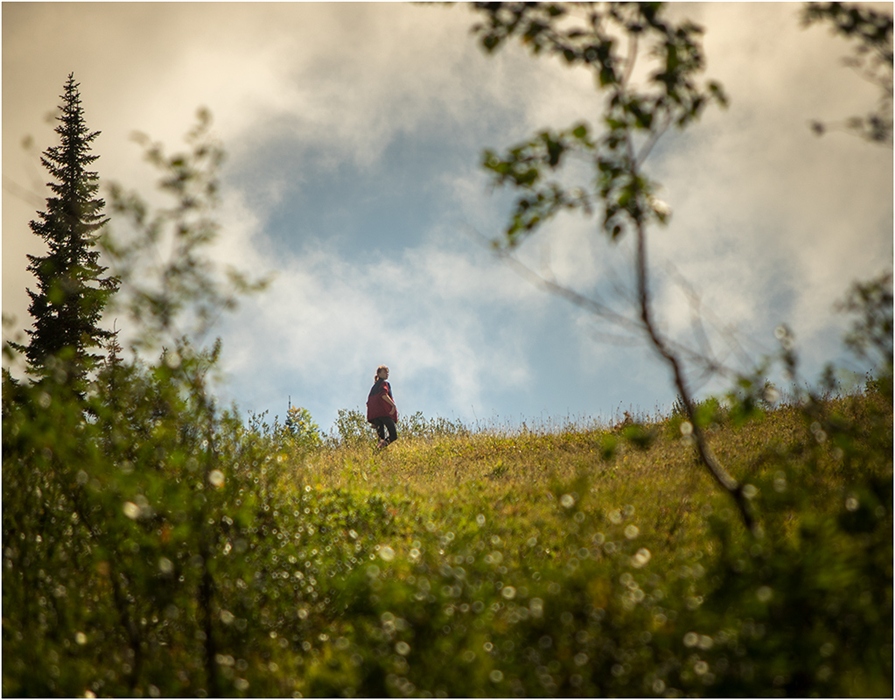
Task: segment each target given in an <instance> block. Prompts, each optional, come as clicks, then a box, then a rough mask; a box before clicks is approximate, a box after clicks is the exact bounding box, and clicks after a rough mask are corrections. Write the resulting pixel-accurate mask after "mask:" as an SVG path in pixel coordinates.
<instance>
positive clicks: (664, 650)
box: [3, 389, 892, 697]
mask: <svg viewBox="0 0 895 700" xmlns="http://www.w3.org/2000/svg"><path fill="white" fill-rule="evenodd" d="M15 398H16V399H17V400H16V401H15V402H13V405H14V406H15V407H16V408H15V409H13V408H11V407H10V405H9V403H8V402H7V404H6V405H5V409H4V410H5V414H4V547H5V553H4V563H5V570H4V579H3V581H4V585H3V597H4V607H3V610H4V612H3V614H4V618H3V635H4V636H3V691H4V694H6V695H20V694H24V695H84V694H95V695H107V694H108V695H128V694H130V695H144V696H145V695H152V696H156V695H169V694H170V695H249V696H259V695H261V696H271V695H276V696H284V695H285V696H291V695H301V696H380V695H392V696H414V697H416V696H421V697H433V696H434V697H446V696H466V697H479V696H500V697H531V696H537V697H542V696H595V695H615V696H618V695H622V696H625V695H628V696H630V695H635V696H657V697H673V696H681V695H706V696H742V695H748V696H784V695H788V696H793V695H795V696H807V695H822V696H837V695H883V696H888V695H891V693H892V668H891V658H892V646H891V645H892V625H891V620H892V514H891V499H892V491H891V484H892V481H891V475H892V411H891V396H888V395H886V394H885V393H880V392H877V391H869V392H868V393H867V394H865V395H861V396H855V397H848V398H843V399H836V400H827V401H823V402H820V403H815V404H809V405H806V406H804V407H800V408H797V407H783V408H779V409H777V410H774V411H770V412H767V413H764V414H756V415H755V416H753V418H752V419H751V420H749V421H745V422H741V421H738V420H735V419H734V416H732V415H729V414H727V413H726V412H724V411H720V410H717V411H714V412H706V415H709V413H711V424H710V428H709V430H710V437H711V444H712V447H713V449H714V450H715V451H716V453H717V455H718V457H719V458H720V459H721V460H723V461H724V462H725V464H726V465H727V467H728V468H729V469H730V470H731V472H732V473H733V474H734V475H735V476H736V477H737V478H738V479H740V480H742V481H744V482H746V483H748V484H750V485H751V486H750V494H751V495H752V503H753V505H754V508H755V512H756V515H757V517H758V521H759V522H760V523H761V526H762V532H761V533H760V534H759V535H757V536H756V535H752V534H750V533H749V532H748V531H747V530H746V529H745V528H744V526H743V525H742V523H741V521H740V520H739V515H738V511H737V510H736V509H735V508H733V506H732V504H731V502H730V499H729V496H727V495H726V494H724V493H721V492H720V491H719V490H718V489H717V488H716V487H715V486H714V485H713V483H712V482H711V480H710V479H709V478H708V476H707V475H706V474H705V473H704V472H703V471H702V469H701V468H700V467H699V466H698V465H697V463H696V461H695V459H694V457H693V452H692V449H691V446H690V445H689V444H688V442H687V441H688V438H687V437H686V436H685V435H684V433H686V432H687V431H686V426H683V425H682V424H683V419H682V418H681V417H679V416H673V417H671V418H668V419H665V420H663V421H661V422H655V423H652V424H647V425H618V426H615V427H612V428H605V429H589V430H584V429H581V430H575V429H567V430H565V431H563V432H547V431H543V432H531V431H524V432H520V433H517V434H510V433H507V432H497V431H496V432H485V431H483V432H472V433H471V432H469V431H466V430H463V429H462V426H450V425H448V424H444V423H442V424H440V425H442V427H443V428H444V427H445V426H446V429H444V430H442V431H441V434H439V431H437V430H430V431H428V433H426V431H421V430H407V431H405V433H416V434H417V435H420V434H427V435H428V437H425V438H424V437H413V436H412V435H408V434H405V436H404V437H403V438H402V439H401V440H399V441H398V442H397V443H395V444H393V445H391V446H390V447H389V448H388V449H387V450H385V451H379V450H377V449H375V448H374V447H373V446H372V441H371V440H365V439H364V438H363V436H362V435H358V436H355V437H356V438H357V439H354V440H351V441H348V440H345V441H342V442H341V443H339V444H329V445H321V444H319V443H318V442H317V441H310V442H309V441H307V440H302V439H297V438H296V436H295V435H294V434H291V433H290V432H288V431H285V430H283V429H281V428H279V427H277V426H274V427H270V426H259V425H258V424H257V423H256V424H255V425H253V426H251V427H250V428H245V427H243V426H242V425H241V424H240V423H238V422H237V421H235V420H232V419H227V418H224V419H222V421H221V423H220V425H219V427H218V429H217V432H216V433H207V434H206V433H202V432H201V431H195V430H184V429H183V423H182V422H181V423H172V426H171V428H170V429H166V428H165V423H164V421H159V420H158V419H155V421H154V422H153V423H152V425H153V426H154V427H153V428H152V430H153V431H154V432H153V435H152V441H151V442H146V443H145V444H141V443H133V442H132V443H128V444H124V443H121V444H120V445H119V448H120V449H122V450H124V451H125V452H126V453H127V454H128V455H129V456H128V458H127V459H126V460H125V459H123V458H122V460H119V462H118V463H116V464H110V463H109V460H108V459H107V458H105V457H104V456H103V455H104V453H103V452H102V450H100V449H97V450H91V449H87V448H85V445H86V444H93V442H91V440H85V438H84V437H83V434H84V431H86V432H88V433H89V431H90V430H91V428H90V426H89V425H88V426H83V427H81V428H74V427H72V428H70V429H67V428H66V421H74V422H76V421H77V420H79V419H77V418H76V417H74V416H73V415H72V414H71V412H70V411H69V412H66V410H65V408H64V403H63V402H55V401H51V400H48V398H47V396H46V394H39V393H37V392H35V393H34V396H31V395H30V394H29V393H28V391H27V390H25V389H21V390H20V395H19V396H16V397H15ZM31 401H34V405H33V409H34V410H31V409H30V408H29V406H30V405H31V404H30V402H31ZM151 403H152V405H153V406H157V405H158V397H156V398H153V399H152V402H151ZM133 410H134V411H136V409H133ZM134 415H136V414H134ZM120 423H121V421H120V420H119V421H118V423H116V425H119V424H120ZM682 427H683V428H684V429H683V430H682ZM121 429H122V430H124V429H125V428H121ZM79 430H80V431H81V434H80V435H81V436H80V437H78V435H79V433H78V431H79ZM128 434H130V433H128ZM203 435H207V436H211V437H203ZM103 440H105V441H107V444H109V445H118V444H119V442H120V441H118V438H116V434H115V433H114V432H113V433H112V434H103V435H102V436H101V435H100V434H99V433H97V437H96V444H97V445H102V444H105V443H103V442H102V441H103ZM203 440H204V442H203ZM197 446H199V447H201V448H203V449H199V450H197ZM119 448H116V449H119ZM109 449H111V448H109ZM51 466H52V468H50V467H51Z"/></svg>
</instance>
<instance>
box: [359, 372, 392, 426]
mask: <svg viewBox="0 0 895 700" xmlns="http://www.w3.org/2000/svg"><path fill="white" fill-rule="evenodd" d="M386 395H387V396H388V397H389V398H391V399H392V400H393V401H394V398H395V397H394V396H392V387H391V385H390V384H389V383H388V382H387V381H386V380H385V379H378V380H376V383H375V384H374V385H373V388H372V389H370V395H369V396H368V397H367V420H368V421H371V420H373V419H374V418H382V417H383V416H392V417H393V418H394V419H395V420H397V419H398V416H397V411H396V412H395V414H392V411H393V410H394V407H393V406H392V405H391V404H390V403H389V402H388V401H386V400H385V396H386Z"/></svg>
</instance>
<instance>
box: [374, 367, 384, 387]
mask: <svg viewBox="0 0 895 700" xmlns="http://www.w3.org/2000/svg"><path fill="white" fill-rule="evenodd" d="M382 370H386V371H388V366H387V365H379V367H377V368H376V374H375V375H374V376H373V383H376V382H378V381H379V373H380V372H381V371H382Z"/></svg>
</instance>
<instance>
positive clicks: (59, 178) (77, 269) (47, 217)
mask: <svg viewBox="0 0 895 700" xmlns="http://www.w3.org/2000/svg"><path fill="white" fill-rule="evenodd" d="M79 87H80V85H79V83H76V82H75V79H74V74H69V76H68V80H67V81H66V83H65V92H64V93H63V94H62V95H61V96H60V97H61V99H62V104H61V105H60V114H59V116H58V117H57V119H58V121H59V124H58V125H57V126H56V133H57V134H59V138H60V142H59V145H58V146H51V147H49V148H47V150H46V151H44V153H43V157H42V158H41V163H42V164H43V166H44V167H45V168H46V169H47V170H48V171H49V173H50V174H51V175H52V176H53V178H54V181H53V182H50V183H47V184H48V187H49V188H50V189H51V190H52V196H50V197H48V198H47V201H46V211H42V212H38V218H37V219H36V220H33V221H31V222H30V227H31V230H32V231H33V232H34V233H35V234H36V235H38V236H40V237H41V238H42V239H43V240H44V241H45V242H46V244H47V246H48V252H47V254H46V255H43V256H40V255H28V260H29V263H30V264H29V265H28V270H29V271H30V272H31V273H33V274H34V276H35V277H36V278H37V291H32V290H31V289H28V294H29V296H30V297H31V305H30V306H29V308H28V310H29V312H30V313H31V316H32V317H33V319H34V324H33V328H31V329H29V330H27V333H28V335H29V336H30V341H29V343H28V344H27V345H20V346H18V349H19V350H20V351H22V352H24V353H25V355H26V357H27V360H28V369H29V372H30V373H31V374H32V375H34V376H36V377H39V378H40V377H47V376H52V377H54V378H55V379H56V380H57V381H61V382H62V383H64V384H66V385H67V386H69V387H72V388H74V389H75V390H76V391H77V392H78V393H82V392H83V383H84V379H85V377H86V375H87V373H88V372H89V370H90V369H91V367H93V366H94V364H95V363H96V361H97V360H98V359H100V357H101V356H100V355H97V354H94V353H92V352H91V351H92V350H94V349H96V348H98V347H100V346H102V345H103V344H104V343H105V342H106V341H108V340H109V339H111V338H112V337H113V336H114V333H113V332H111V331H108V330H104V329H102V328H100V327H99V325H98V324H99V322H100V319H101V317H102V312H103V309H104V308H105V306H106V304H107V302H108V301H109V297H110V296H111V295H112V294H114V293H115V292H116V291H117V290H118V286H119V280H118V279H117V278H115V277H111V276H108V277H103V273H105V272H106V270H107V268H105V267H103V266H102V265H100V264H99V251H98V250H97V249H96V242H97V236H98V235H99V231H100V229H101V228H102V227H103V226H104V225H105V224H106V223H107V222H108V219H106V218H103V215H102V210H103V207H104V206H105V202H104V201H103V200H102V199H100V198H98V197H97V196H96V194H97V191H98V190H99V177H98V175H97V173H96V172H93V171H90V170H88V167H89V166H90V164H91V163H93V162H94V161H95V160H96V159H97V158H99V156H97V155H91V153H90V145H91V143H92V142H93V140H94V139H95V138H96V137H97V136H98V135H99V133H100V132H98V131H93V132H91V131H89V130H88V129H87V125H86V124H85V122H84V110H83V108H82V107H81V97H80V93H79V90H78V88H79Z"/></svg>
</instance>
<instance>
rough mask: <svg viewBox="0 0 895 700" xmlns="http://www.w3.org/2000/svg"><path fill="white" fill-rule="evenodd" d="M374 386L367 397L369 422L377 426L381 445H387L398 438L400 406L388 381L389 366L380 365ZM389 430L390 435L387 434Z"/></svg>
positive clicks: (374, 378) (374, 379)
mask: <svg viewBox="0 0 895 700" xmlns="http://www.w3.org/2000/svg"><path fill="white" fill-rule="evenodd" d="M373 382H374V384H373V388H372V389H370V395H369V396H368V397H367V422H368V423H370V424H372V425H373V427H374V428H376V434H377V435H379V447H380V448H382V447H387V446H388V445H389V443H392V442H394V441H395V440H397V439H398V427H397V425H396V421H397V420H398V406H397V404H395V399H394V396H392V387H391V385H390V384H389V383H388V367H386V366H385V365H379V367H377V368H376V376H375V377H373ZM386 431H388V435H386Z"/></svg>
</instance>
